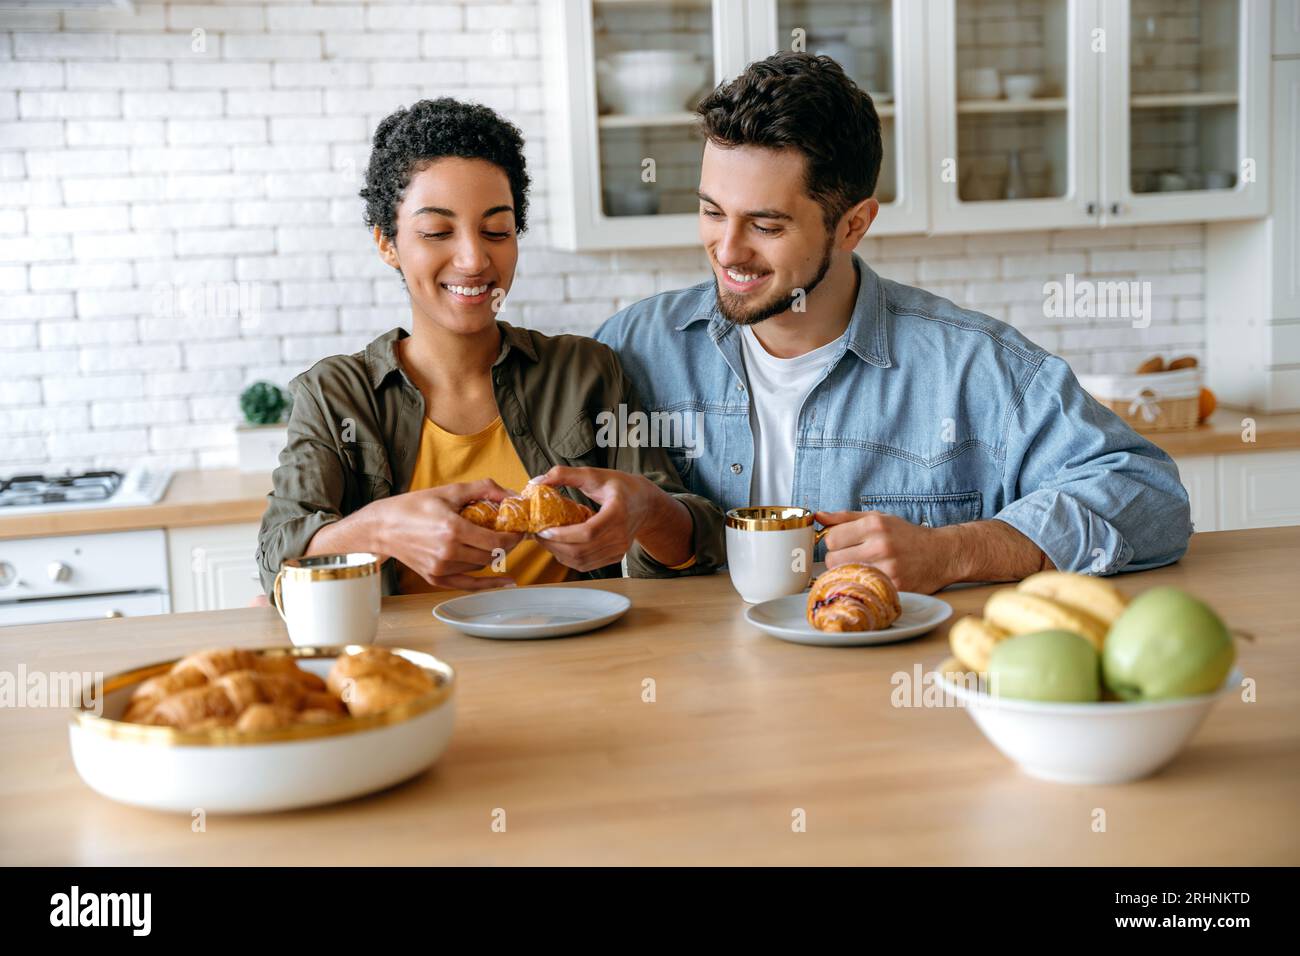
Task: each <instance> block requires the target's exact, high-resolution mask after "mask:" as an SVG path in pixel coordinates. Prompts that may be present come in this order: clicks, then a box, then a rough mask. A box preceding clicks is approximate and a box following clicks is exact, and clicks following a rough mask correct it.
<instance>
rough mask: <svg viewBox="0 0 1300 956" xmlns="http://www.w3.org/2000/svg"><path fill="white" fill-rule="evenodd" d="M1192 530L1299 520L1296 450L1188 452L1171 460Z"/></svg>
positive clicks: (1298, 522) (1231, 528)
mask: <svg viewBox="0 0 1300 956" xmlns="http://www.w3.org/2000/svg"><path fill="white" fill-rule="evenodd" d="M1176 461H1177V464H1178V476H1179V478H1181V479H1182V482H1183V487H1184V488H1186V489H1187V496H1188V498H1189V499H1190V500H1191V505H1192V523H1193V525H1195V527H1196V530H1197V531H1240V530H1242V529H1244V528H1273V527H1280V526H1283V525H1300V499H1297V497H1296V494H1295V489H1296V488H1297V487H1300V451H1252V452H1243V453H1239V454H1231V455H1190V456H1187V457H1184V458H1179V459H1177V460H1176Z"/></svg>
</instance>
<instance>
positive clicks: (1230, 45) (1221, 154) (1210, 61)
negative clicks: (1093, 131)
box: [1103, 0, 1269, 224]
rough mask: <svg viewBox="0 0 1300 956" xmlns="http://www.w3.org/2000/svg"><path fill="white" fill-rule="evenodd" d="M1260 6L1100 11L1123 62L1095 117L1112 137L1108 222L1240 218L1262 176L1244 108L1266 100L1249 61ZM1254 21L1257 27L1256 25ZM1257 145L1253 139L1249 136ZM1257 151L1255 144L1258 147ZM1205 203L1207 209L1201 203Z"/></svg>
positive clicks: (1259, 28) (1146, 2) (1133, 4)
mask: <svg viewBox="0 0 1300 956" xmlns="http://www.w3.org/2000/svg"><path fill="white" fill-rule="evenodd" d="M1268 6H1269V5H1268V4H1267V3H1261V2H1259V0H1189V2H1185V3H1177V4H1170V3H1166V2H1164V0H1129V2H1127V3H1112V4H1106V5H1104V7H1103V9H1104V17H1105V18H1106V21H1107V22H1106V24H1105V26H1106V30H1107V33H1108V34H1110V33H1112V32H1113V33H1115V34H1116V35H1117V38H1118V39H1119V41H1120V43H1121V50H1122V51H1123V52H1126V53H1127V57H1126V58H1119V59H1118V60H1117V64H1116V66H1115V67H1114V69H1113V70H1112V71H1111V72H1108V73H1107V74H1106V75H1105V83H1106V86H1107V96H1106V100H1105V105H1104V109H1105V113H1104V120H1105V124H1106V127H1107V129H1108V130H1116V131H1118V132H1119V135H1117V136H1115V137H1114V141H1113V142H1112V143H1111V144H1110V145H1109V148H1108V151H1107V158H1108V163H1107V168H1106V173H1107V182H1106V185H1107V189H1106V192H1107V194H1108V200H1109V201H1108V202H1107V203H1106V208H1105V210H1104V211H1105V215H1106V217H1107V221H1108V222H1115V223H1116V224H1123V223H1124V222H1126V221H1127V222H1133V221H1139V222H1140V221H1142V220H1143V219H1144V218H1147V217H1153V218H1158V219H1159V220H1160V221H1164V222H1168V221H1170V219H1171V217H1172V218H1175V219H1176V218H1178V210H1179V208H1180V207H1182V208H1183V209H1184V210H1185V211H1186V214H1187V218H1196V219H1205V218H1215V209H1216V208H1219V209H1226V210H1228V211H1230V213H1231V214H1232V215H1244V214H1247V208H1246V207H1247V206H1248V205H1249V204H1250V202H1251V200H1250V199H1249V198H1247V197H1248V194H1250V193H1252V192H1259V193H1260V194H1261V195H1262V190H1253V189H1252V187H1253V186H1254V185H1255V184H1256V183H1257V182H1258V180H1259V178H1260V177H1261V176H1262V175H1263V174H1264V173H1265V172H1266V171H1265V170H1262V169H1261V168H1260V164H1261V163H1262V162H1263V161H1264V158H1265V157H1264V156H1263V155H1260V153H1259V152H1256V151H1254V149H1253V148H1252V143H1251V139H1252V135H1251V134H1252V133H1253V132H1254V130H1253V129H1252V128H1251V127H1252V126H1253V125H1254V124H1251V123H1249V122H1248V121H1249V120H1250V117H1251V107H1252V106H1256V107H1258V105H1259V103H1261V102H1262V101H1263V100H1264V99H1265V97H1264V95H1262V94H1263V90H1264V89H1266V86H1267V78H1266V77H1265V79H1264V81H1263V84H1262V88H1261V86H1260V85H1259V84H1257V83H1256V81H1255V79H1254V76H1255V74H1256V73H1257V72H1258V71H1257V70H1256V69H1255V68H1254V66H1253V64H1252V61H1251V59H1250V56H1251V55H1252V50H1251V45H1252V40H1253V38H1255V37H1257V36H1262V37H1263V38H1264V46H1263V49H1262V51H1260V54H1259V56H1260V59H1261V61H1262V63H1263V66H1264V67H1267V60H1268V53H1267V19H1268V16H1269V10H1268ZM1261 20H1262V21H1264V22H1263V23H1261ZM1255 42H1258V41H1257V40H1256V41H1255ZM1256 138H1257V137H1256ZM1260 148H1261V149H1262V146H1261V147H1260ZM1207 203H1208V206H1207Z"/></svg>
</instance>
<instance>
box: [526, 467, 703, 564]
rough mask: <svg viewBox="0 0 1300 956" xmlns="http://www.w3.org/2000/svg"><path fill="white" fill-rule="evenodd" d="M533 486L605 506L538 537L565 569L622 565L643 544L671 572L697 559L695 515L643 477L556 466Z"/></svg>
mask: <svg viewBox="0 0 1300 956" xmlns="http://www.w3.org/2000/svg"><path fill="white" fill-rule="evenodd" d="M530 484H541V485H566V486H568V487H570V488H577V489H578V490H579V491H581V492H582V493H583V494H584V495H586V496H587V497H588V498H590V499H591V500H592V501H594V502H596V503H597V504H598V505H600V510H599V511H598V512H596V514H595V515H593V516H592V517H590V518H588V519H587V520H586V521H584V522H582V524H574V525H566V526H564V527H560V528H550V529H548V530H546V531H542V532H539V533H538V535H537V540H538V541H539V542H541V545H542V547H544V548H545V549H546V550H547V551H549V552H550V553H551V554H553V555H555V558H556V560H558V561H559V562H560V563H561V564H563V565H565V566H566V567H570V568H573V569H574V570H576V571H591V570H594V569H596V568H603V567H604V566H605V565H607V564H617V563H618V562H620V561H622V560H623V555H625V554H627V551H628V549H629V548H631V547H632V542H633V541H640V542H641V546H642V547H643V548H645V549H646V551H647V552H649V553H650V556H651V557H653V558H654V559H655V560H656V561H659V562H660V563H661V564H666V565H670V566H671V565H677V564H681V563H683V562H684V561H686V560H687V559H688V558H690V556H691V555H692V554H693V553H694V552H693V546H692V541H691V536H692V532H693V530H694V522H693V521H692V519H691V514H690V512H689V511H688V510H687V509H686V506H685V505H683V504H682V503H681V502H680V501H678V500H677V499H676V498H674V497H673V496H672V495H670V494H668V493H667V492H665V491H663V490H662V489H661V488H659V486H658V485H656V484H655V483H654V482H652V481H651V480H650V479H649V478H646V477H645V476H644V475H634V474H629V473H628V472H625V471H615V470H613V469H610V468H567V467H564V466H562V465H557V466H556V467H554V468H552V469H551V470H550V471H548V472H547V473H546V474H544V475H539V476H537V477H536V478H534V479H533V480H532V482H530Z"/></svg>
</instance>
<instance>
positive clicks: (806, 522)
mask: <svg viewBox="0 0 1300 956" xmlns="http://www.w3.org/2000/svg"><path fill="white" fill-rule="evenodd" d="M726 526H727V528H726V535H727V570H728V571H729V572H730V573H731V584H732V586H733V587H734V588H735V589H736V592H737V593H738V594H739V595H740V596H741V598H742V599H743V600H744V601H745V602H746V603H748V604H760V603H762V602H763V601H771V600H774V599H776V598H779V597H785V596H786V595H788V594H798V593H799V592H800V591H802V590H803V589H804V588H806V587H807V586H808V582H809V580H811V578H812V562H813V549H814V548H815V547H816V546H817V542H818V541H820V540H821V539H822V535H824V534H825V533H826V529H825V528H822V529H821V530H817V529H815V528H813V513H812V512H811V511H809V510H808V509H807V508H797V507H790V506H787V505H757V506H751V507H748V508H732V509H731V510H730V511H728V512H727V514H726Z"/></svg>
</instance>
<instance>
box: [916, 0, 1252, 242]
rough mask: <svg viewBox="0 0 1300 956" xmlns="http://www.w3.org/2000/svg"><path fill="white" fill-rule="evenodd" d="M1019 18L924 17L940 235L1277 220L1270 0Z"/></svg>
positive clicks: (994, 7)
mask: <svg viewBox="0 0 1300 956" xmlns="http://www.w3.org/2000/svg"><path fill="white" fill-rule="evenodd" d="M1014 10H1015V13H1014V15H1010V13H1009V8H1008V5H1007V4H1005V3H992V2H987V0H930V2H929V4H928V7H927V15H928V18H929V62H930V64H931V67H930V81H931V85H930V94H929V104H930V117H929V119H930V124H929V125H930V162H931V165H932V167H933V171H934V172H935V174H936V175H935V178H933V179H932V180H931V183H932V188H933V190H934V199H933V202H932V204H931V205H932V214H933V222H932V227H933V228H932V231H934V232H936V233H943V232H977V231H981V230H997V231H1002V230H1006V229H1029V228H1058V227H1079V226H1089V225H1091V226H1098V227H1105V226H1127V225H1135V224H1142V223H1168V222H1185V221H1200V222H1204V221H1214V220H1226V219H1243V218H1250V217H1260V216H1263V215H1265V214H1266V213H1267V211H1268V192H1269V178H1270V177H1269V170H1268V168H1267V162H1268V141H1269V127H1268V123H1269V82H1270V78H1269V60H1268V51H1269V24H1270V20H1271V9H1270V5H1269V3H1268V2H1267V0H1202V2H1201V3H1200V4H1198V5H1196V6H1195V7H1187V8H1181V7H1178V6H1176V5H1175V6H1170V5H1167V4H1159V3H1157V2H1155V0H1032V2H1029V3H1026V4H1021V5H1019V6H1017V7H1015V8H1014ZM995 74H996V75H995ZM1013 77H1023V79H1014V80H1013V79H1012V78H1013ZM1013 83H1019V84H1021V85H1022V86H1023V90H1022V91H1021V93H1022V94H1025V95H1021V96H1020V97H1019V98H1016V97H1015V96H1013V95H1012V93H1013V91H1012V89H1011V84H1013ZM999 84H1000V86H1001V88H1000V89H999V88H998V87H999ZM954 162H955V170H954V169H952V168H951V167H950V166H948V165H946V164H949V163H954Z"/></svg>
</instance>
